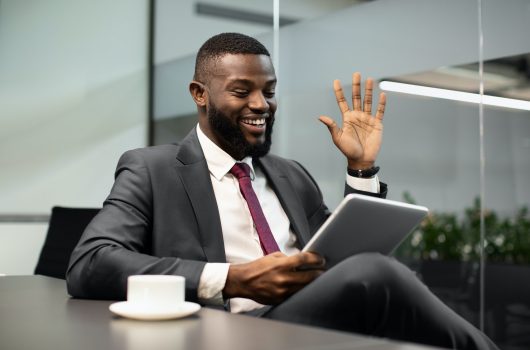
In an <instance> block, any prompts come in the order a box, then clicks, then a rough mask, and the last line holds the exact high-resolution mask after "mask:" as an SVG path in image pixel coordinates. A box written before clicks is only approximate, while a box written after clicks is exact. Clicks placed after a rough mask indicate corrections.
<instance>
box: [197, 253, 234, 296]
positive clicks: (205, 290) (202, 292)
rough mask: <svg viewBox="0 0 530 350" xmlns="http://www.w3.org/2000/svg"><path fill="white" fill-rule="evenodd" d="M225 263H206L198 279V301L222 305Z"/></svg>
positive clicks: (228, 265)
mask: <svg viewBox="0 0 530 350" xmlns="http://www.w3.org/2000/svg"><path fill="white" fill-rule="evenodd" d="M229 267H230V264H227V263H206V265H204V269H203V270H202V274H201V278H200V279H199V289H198V295H197V296H198V297H199V301H200V302H201V303H203V304H208V305H223V304H224V300H223V288H224V287H225V284H226V278H227V277H228V268H229Z"/></svg>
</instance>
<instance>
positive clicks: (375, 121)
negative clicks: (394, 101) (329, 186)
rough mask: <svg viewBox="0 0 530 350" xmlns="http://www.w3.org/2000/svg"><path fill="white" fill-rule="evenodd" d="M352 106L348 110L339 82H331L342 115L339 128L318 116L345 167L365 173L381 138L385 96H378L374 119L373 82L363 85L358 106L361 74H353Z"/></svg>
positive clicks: (371, 164) (379, 146) (332, 121)
mask: <svg viewBox="0 0 530 350" xmlns="http://www.w3.org/2000/svg"><path fill="white" fill-rule="evenodd" d="M352 86H353V89H352V102H353V109H350V108H349V106H348V102H347V101H346V99H345V98H344V92H343V90H342V86H341V84H340V81H338V80H335V81H333V89H334V91H335V97H336V98H337V104H338V105H339V109H340V111H341V114H342V127H339V126H338V125H337V123H336V122H335V121H334V120H333V119H332V118H330V117H328V116H320V118H319V119H320V121H321V122H322V123H324V124H325V125H326V126H327V127H328V129H329V131H330V133H331V138H332V139H333V143H334V144H335V145H336V146H337V148H338V149H339V150H340V151H341V152H342V153H343V154H344V155H345V156H346V158H347V159H348V167H350V168H352V169H366V168H370V167H372V166H373V164H374V162H375V160H376V158H377V155H378V153H379V150H380V148H381V142H382V138H383V115H384V113H385V104H386V96H385V94H384V93H381V94H380V95H379V104H378V106H377V110H376V114H375V116H373V115H372V91H373V80H372V79H371V78H368V79H367V81H366V87H365V94H364V103H362V104H361V74H360V73H358V72H356V73H354V74H353V84H352Z"/></svg>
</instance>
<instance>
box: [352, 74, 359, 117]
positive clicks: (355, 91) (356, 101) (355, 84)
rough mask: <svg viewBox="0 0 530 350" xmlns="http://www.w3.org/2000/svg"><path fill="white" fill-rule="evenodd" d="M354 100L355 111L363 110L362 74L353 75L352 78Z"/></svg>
mask: <svg viewBox="0 0 530 350" xmlns="http://www.w3.org/2000/svg"><path fill="white" fill-rule="evenodd" d="M352 80H353V81H352V100H353V110H354V111H360V110H361V73H359V72H355V73H353V78H352Z"/></svg>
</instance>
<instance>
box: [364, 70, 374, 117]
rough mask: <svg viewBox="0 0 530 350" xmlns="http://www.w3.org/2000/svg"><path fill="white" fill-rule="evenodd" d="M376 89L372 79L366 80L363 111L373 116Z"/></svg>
mask: <svg viewBox="0 0 530 350" xmlns="http://www.w3.org/2000/svg"><path fill="white" fill-rule="evenodd" d="M373 89H374V81H373V79H372V78H368V79H367V80H366V86H365V88H364V104H363V111H365V112H366V113H368V114H372V93H373Z"/></svg>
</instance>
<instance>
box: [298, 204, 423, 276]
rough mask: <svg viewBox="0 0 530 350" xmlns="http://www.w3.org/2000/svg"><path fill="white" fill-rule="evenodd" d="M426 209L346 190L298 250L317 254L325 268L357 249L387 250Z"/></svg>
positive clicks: (354, 252)
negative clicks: (323, 259)
mask: <svg viewBox="0 0 530 350" xmlns="http://www.w3.org/2000/svg"><path fill="white" fill-rule="evenodd" d="M427 213H428V209H427V208H426V207H422V206H418V205H413V204H408V203H402V202H397V201H392V200H388V199H382V198H376V197H370V196H364V195H360V194H349V195H347V196H346V197H344V199H343V200H342V202H341V203H340V204H339V206H338V207H337V209H335V211H334V212H333V214H331V216H330V217H329V218H328V219H327V220H326V221H325V222H324V224H323V225H322V226H321V227H320V229H319V230H318V231H317V232H316V233H315V235H314V236H313V237H312V238H311V240H310V241H309V242H308V243H307V244H306V246H305V247H304V249H303V250H302V251H311V252H316V253H318V254H320V255H321V256H323V257H324V258H325V259H326V267H328V268H329V267H331V266H333V265H335V264H336V263H338V262H340V261H341V260H343V259H345V258H347V257H349V256H352V255H355V254H358V253H364V252H379V253H382V254H385V255H386V254H390V253H391V252H392V251H393V250H394V249H395V248H396V247H397V246H398V245H399V244H400V243H401V242H402V241H403V240H404V239H405V237H407V235H408V234H409V233H410V232H412V230H413V229H414V228H415V227H416V226H417V225H418V224H419V223H420V221H421V220H422V219H423V218H424V217H425V215H426V214H427Z"/></svg>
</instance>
